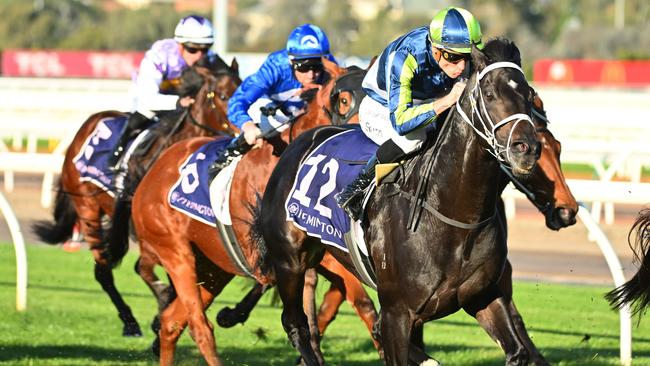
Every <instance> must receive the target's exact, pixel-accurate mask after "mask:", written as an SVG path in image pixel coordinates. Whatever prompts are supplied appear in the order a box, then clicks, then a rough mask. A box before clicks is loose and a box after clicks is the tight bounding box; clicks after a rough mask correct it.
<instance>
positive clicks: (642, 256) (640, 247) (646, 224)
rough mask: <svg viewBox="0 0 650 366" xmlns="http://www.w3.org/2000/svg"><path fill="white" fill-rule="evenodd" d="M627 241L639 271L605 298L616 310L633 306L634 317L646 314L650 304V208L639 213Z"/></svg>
mask: <svg viewBox="0 0 650 366" xmlns="http://www.w3.org/2000/svg"><path fill="white" fill-rule="evenodd" d="M627 239H628V243H629V244H630V248H632V251H633V252H634V257H635V260H636V261H637V263H638V264H639V270H638V271H637V272H636V273H635V274H634V276H632V278H631V279H630V280H629V281H627V282H626V283H624V284H623V285H621V286H619V287H617V288H615V289H614V290H612V291H610V292H608V293H607V295H605V298H606V299H607V300H608V301H609V303H610V305H611V306H612V308H614V309H617V310H620V309H621V308H622V307H624V306H633V309H632V313H633V314H634V315H637V314H644V313H645V310H646V309H647V308H648V305H649V304H650V208H645V209H643V210H641V211H640V212H639V215H638V216H637V218H636V220H635V221H634V224H633V225H632V228H631V229H630V232H629V234H628V237H627Z"/></svg>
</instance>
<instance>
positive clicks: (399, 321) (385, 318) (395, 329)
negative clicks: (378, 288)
mask: <svg viewBox="0 0 650 366" xmlns="http://www.w3.org/2000/svg"><path fill="white" fill-rule="evenodd" d="M380 302H381V299H380ZM412 328H413V324H412V321H411V318H410V316H409V313H408V311H406V310H405V309H403V308H402V307H401V306H397V305H393V304H391V305H390V306H383V307H382V308H381V343H382V345H383V346H384V360H385V361H386V365H394V366H402V365H407V364H408V361H409V344H410V341H411V331H412Z"/></svg>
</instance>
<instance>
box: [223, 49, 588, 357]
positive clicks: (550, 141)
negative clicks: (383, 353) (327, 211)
mask: <svg viewBox="0 0 650 366" xmlns="http://www.w3.org/2000/svg"><path fill="white" fill-rule="evenodd" d="M490 45H491V43H488V46H487V47H490ZM517 64H519V63H518V62H517ZM533 122H534V123H535V128H536V131H537V138H538V139H539V141H540V142H541V147H542V150H541V154H540V158H539V160H538V162H537V167H536V169H535V170H534V171H533V173H532V174H531V176H530V177H529V178H528V179H526V180H525V181H518V183H517V184H518V185H519V189H520V190H521V191H522V192H524V193H525V194H526V196H527V197H528V199H529V200H530V201H531V203H533V205H535V206H536V207H537V208H538V209H539V210H540V212H541V213H542V214H544V217H545V219H546V226H547V227H548V228H549V229H551V230H559V229H561V228H564V227H568V226H571V225H573V224H575V222H576V219H575V216H576V213H577V210H578V203H577V202H576V200H575V198H574V196H573V194H572V193H571V191H570V190H569V187H568V186H567V184H566V179H565V178H564V174H563V173H562V169H561V164H560V153H561V144H560V142H559V141H558V140H557V139H556V138H555V136H554V135H553V134H552V133H551V131H550V130H549V129H548V123H549V121H548V119H547V117H546V112H545V110H544V105H543V102H542V100H541V98H540V97H539V96H538V95H535V98H534V100H533ZM508 182H510V177H509V176H508V175H506V174H502V179H501V180H500V187H501V190H503V189H504V188H505V186H506V184H507V183H508ZM497 207H498V209H499V215H500V217H501V221H502V222H503V224H504V225H506V224H507V222H506V219H505V212H504V207H503V202H502V201H501V200H500V201H499V202H498V204H497ZM504 230H505V232H506V233H507V229H504ZM323 263H327V265H326V267H327V268H329V269H330V270H332V269H336V268H337V266H340V267H342V265H341V264H340V263H339V262H337V261H336V259H334V258H333V257H332V256H331V255H330V254H329V253H325V255H324V257H323V260H322V261H321V265H323ZM343 271H344V269H342V268H341V269H338V270H335V271H334V272H336V273H340V272H343ZM328 280H330V282H332V284H331V285H330V287H329V288H328V290H327V292H326V293H325V295H324V297H323V300H322V303H321V306H320V309H319V312H318V318H317V322H318V330H319V332H320V334H321V335H322V334H323V333H324V332H325V330H326V329H327V327H328V326H329V324H330V323H331V322H332V321H333V320H334V318H335V317H336V314H337V313H338V310H339V307H340V306H341V304H342V303H343V301H345V300H347V301H348V302H350V303H351V304H354V303H359V302H371V301H372V300H371V299H370V298H369V296H368V295H367V293H366V291H365V289H364V288H363V286H361V284H360V283H359V282H358V281H353V280H350V279H346V280H347V283H346V285H345V286H342V285H340V284H338V281H337V279H336V278H329V277H328ZM499 288H500V289H501V291H502V292H503V294H504V297H505V299H506V303H507V306H508V312H509V315H510V318H511V320H512V322H513V324H514V326H515V329H516V331H517V335H518V336H519V339H520V340H521V341H522V342H523V343H524V345H525V346H526V349H527V351H528V353H529V355H530V360H531V364H534V365H546V364H547V362H546V361H545V360H544V358H543V356H542V355H541V354H540V352H539V351H538V350H537V348H536V347H535V345H534V344H533V342H532V340H531V339H530V336H529V335H528V332H527V331H526V327H525V325H524V322H523V318H522V316H521V314H520V313H519V311H518V310H517V307H516V306H515V303H514V300H513V298H512V266H511V264H510V261H506V265H505V268H504V270H503V274H502V275H501V279H500V280H499ZM265 289H266V288H264V287H262V285H259V284H257V285H256V288H255V289H254V290H252V291H251V292H250V293H249V294H248V295H247V296H246V297H245V299H244V300H243V301H242V302H240V303H239V304H237V306H236V307H235V308H234V309H232V310H230V309H228V310H230V312H232V313H233V314H230V313H228V314H226V313H225V311H224V310H222V311H221V312H220V313H219V318H225V319H227V321H228V322H229V323H228V325H234V323H235V321H233V320H231V319H230V318H234V317H237V321H236V322H242V323H243V322H244V321H245V320H246V319H247V318H248V315H249V314H248V313H249V312H250V311H251V310H252V308H253V307H254V305H255V303H256V302H257V300H258V299H259V296H261V295H262V292H263V290H265ZM341 289H344V290H345V291H342V290H341ZM310 290H311V291H313V290H314V289H313V288H311V287H308V286H305V291H310ZM350 290H352V292H350ZM219 318H218V320H219ZM225 319H224V321H225ZM219 324H220V325H222V321H219ZM222 326H223V325H222Z"/></svg>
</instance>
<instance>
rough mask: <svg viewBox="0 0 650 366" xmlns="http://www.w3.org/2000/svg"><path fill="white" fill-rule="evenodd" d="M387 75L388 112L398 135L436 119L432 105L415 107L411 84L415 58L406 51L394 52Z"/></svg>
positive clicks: (415, 65) (416, 66) (415, 62)
mask: <svg viewBox="0 0 650 366" xmlns="http://www.w3.org/2000/svg"><path fill="white" fill-rule="evenodd" d="M389 67H390V69H389V70H388V73H389V75H390V83H389V85H390V86H389V90H388V110H389V111H390V120H391V123H392V124H393V127H394V128H395V130H396V131H397V133H399V134H400V135H402V136H403V135H406V134H407V133H409V132H411V131H413V130H414V129H416V128H418V127H422V126H425V125H427V124H429V123H431V122H433V121H434V120H435V119H436V117H437V116H436V112H435V111H434V110H433V104H432V103H425V104H419V105H415V103H414V100H413V99H414V98H413V92H412V82H413V78H414V75H415V73H416V71H417V69H418V63H417V60H416V58H415V57H414V56H413V55H412V54H411V53H409V52H407V51H406V50H399V51H397V52H395V54H394V56H393V57H392V63H391V64H390V65H389Z"/></svg>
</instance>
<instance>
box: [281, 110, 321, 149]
mask: <svg viewBox="0 0 650 366" xmlns="http://www.w3.org/2000/svg"><path fill="white" fill-rule="evenodd" d="M330 123H331V121H330V119H329V117H328V116H327V115H325V113H324V111H323V107H322V106H321V105H319V103H317V101H316V100H314V101H312V102H311V103H310V104H309V106H308V107H307V112H306V113H305V114H303V115H301V116H299V117H298V118H297V119H296V120H295V121H294V122H293V123H292V126H290V127H289V128H288V129H286V130H285V131H283V132H282V135H281V136H282V140H284V142H286V143H289V142H291V141H292V140H293V139H295V138H296V137H298V136H300V135H301V134H302V133H303V132H305V131H307V130H311V129H312V128H314V127H318V126H324V125H328V124H330Z"/></svg>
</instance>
